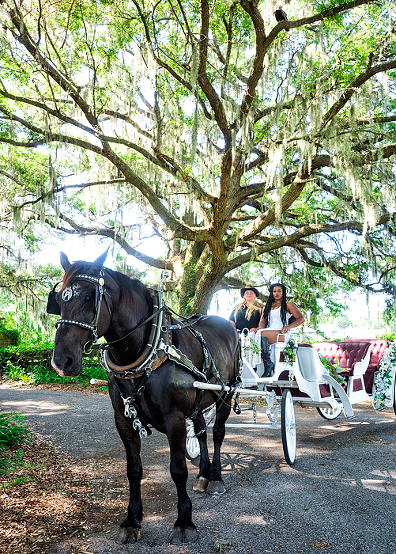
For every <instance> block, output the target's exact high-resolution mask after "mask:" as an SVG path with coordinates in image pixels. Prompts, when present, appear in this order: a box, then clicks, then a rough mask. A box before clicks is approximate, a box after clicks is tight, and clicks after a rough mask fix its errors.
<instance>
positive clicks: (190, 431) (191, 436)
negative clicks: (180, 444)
mask: <svg viewBox="0 0 396 554" xmlns="http://www.w3.org/2000/svg"><path fill="white" fill-rule="evenodd" d="M186 427H187V438H186V458H187V459H188V460H191V461H192V460H195V459H196V458H198V457H199V455H200V454H201V451H200V448H199V442H198V439H197V437H196V436H195V431H194V423H193V422H192V421H191V419H186Z"/></svg>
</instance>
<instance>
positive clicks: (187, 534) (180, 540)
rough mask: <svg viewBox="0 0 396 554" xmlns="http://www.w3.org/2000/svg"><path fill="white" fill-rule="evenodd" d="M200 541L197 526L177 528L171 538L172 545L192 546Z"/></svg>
mask: <svg viewBox="0 0 396 554" xmlns="http://www.w3.org/2000/svg"><path fill="white" fill-rule="evenodd" d="M197 540H198V531H197V530H196V528H195V526H192V527H175V528H174V530H173V533H172V534H171V537H170V543H171V544H179V545H180V544H190V543H192V542H196V541H197Z"/></svg>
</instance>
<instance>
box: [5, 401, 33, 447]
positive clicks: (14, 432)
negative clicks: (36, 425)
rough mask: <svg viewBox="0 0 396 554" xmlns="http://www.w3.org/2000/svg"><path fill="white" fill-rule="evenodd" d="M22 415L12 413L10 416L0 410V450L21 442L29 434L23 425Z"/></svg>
mask: <svg viewBox="0 0 396 554" xmlns="http://www.w3.org/2000/svg"><path fill="white" fill-rule="evenodd" d="M23 420H24V418H23V415H21V414H17V413H16V412H12V413H10V414H8V413H6V412H4V411H3V410H0V448H4V447H9V446H14V445H15V444H19V443H21V442H23V440H24V439H25V438H26V435H28V434H29V433H30V431H29V429H27V428H26V427H25V426H24V424H23Z"/></svg>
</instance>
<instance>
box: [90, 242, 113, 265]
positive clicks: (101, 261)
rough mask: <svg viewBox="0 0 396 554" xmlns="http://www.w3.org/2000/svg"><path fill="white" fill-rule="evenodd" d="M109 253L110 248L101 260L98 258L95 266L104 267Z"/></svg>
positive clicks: (102, 255)
mask: <svg viewBox="0 0 396 554" xmlns="http://www.w3.org/2000/svg"><path fill="white" fill-rule="evenodd" d="M108 252H109V247H108V248H106V250H105V251H104V252H103V254H101V255H100V256H99V258H96V260H95V261H94V262H93V263H92V265H94V266H98V267H103V264H104V263H105V261H106V258H107V254H108Z"/></svg>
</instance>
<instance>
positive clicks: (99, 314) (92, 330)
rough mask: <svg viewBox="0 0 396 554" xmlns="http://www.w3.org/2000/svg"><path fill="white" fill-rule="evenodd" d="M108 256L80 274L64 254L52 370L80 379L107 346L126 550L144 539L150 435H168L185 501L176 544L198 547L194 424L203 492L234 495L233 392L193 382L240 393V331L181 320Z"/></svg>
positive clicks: (214, 320)
mask: <svg viewBox="0 0 396 554" xmlns="http://www.w3.org/2000/svg"><path fill="white" fill-rule="evenodd" d="M106 255H107V252H105V253H104V254H103V255H102V256H100V257H99V258H98V259H97V260H95V261H94V262H92V263H88V262H82V261H79V262H75V263H73V264H71V263H70V262H69V260H68V258H67V256H66V255H65V254H64V253H61V264H62V266H63V269H64V270H65V274H64V276H63V281H62V283H61V289H60V291H59V292H56V291H55V287H54V289H53V291H52V292H51V293H50V295H49V299H48V307H47V310H48V312H49V313H57V314H59V315H61V319H59V321H58V322H57V331H56V336H55V347H54V351H53V357H52V365H53V367H54V369H55V370H56V371H57V373H58V374H59V375H62V376H66V375H69V376H73V375H77V374H78V373H79V372H80V371H81V361H82V355H83V354H84V353H86V351H87V350H88V349H90V348H91V347H92V345H93V344H94V343H95V341H96V339H97V338H99V337H101V336H104V337H105V339H106V341H107V343H106V344H105V345H94V347H95V346H96V347H100V348H102V349H104V351H103V354H104V356H103V357H104V363H105V365H106V366H107V369H108V372H109V394H110V398H111V401H112V404H113V408H114V413H115V423H116V427H117V429H118V432H119V434H120V437H121V439H122V441H123V443H124V446H125V450H126V458H127V474H128V480H129V485H130V499H129V505H128V514H127V517H126V518H125V520H124V521H123V522H122V523H121V526H120V531H119V536H118V540H119V541H120V542H122V543H127V542H133V541H136V540H138V539H139V537H140V527H141V521H142V517H143V511H142V501H141V491H140V481H141V477H142V464H141V459H140V447H141V439H142V438H144V437H146V436H147V434H148V433H150V432H151V427H153V428H155V429H157V430H158V431H161V432H163V433H166V436H167V437H168V441H169V447H170V472H171V475H172V479H173V481H174V483H175V485H176V489H177V495H178V504H177V509H178V515H177V520H176V522H175V525H174V530H173V532H172V535H171V542H172V543H173V544H182V543H188V542H193V541H195V540H197V537H198V534H197V530H196V527H195V525H194V523H193V522H192V519H191V517H192V507H191V500H190V498H189V496H188V494H187V489H186V482H187V464H186V459H185V448H186V423H185V419H186V417H190V418H191V419H192V420H193V421H194V429H195V432H196V433H197V436H198V440H199V444H200V449H201V458H200V465H199V474H198V476H197V480H196V482H195V485H194V490H196V491H199V492H204V491H206V492H207V493H209V494H222V493H223V492H225V488H224V484H223V481H222V478H221V465H220V447H221V444H222V442H223V439H224V434H225V422H226V420H227V418H228V416H229V413H230V403H231V398H232V390H231V391H230V390H229V389H228V392H225V391H223V392H221V391H220V392H219V393H215V392H212V391H205V392H203V391H201V390H199V389H197V388H195V387H194V386H193V382H194V381H197V380H199V381H203V382H205V381H206V382H210V383H217V384H220V385H221V387H223V386H224V385H230V386H231V388H232V386H237V384H238V375H239V371H240V347H239V340H238V336H237V333H236V331H235V328H234V327H233V325H232V324H231V323H230V322H228V321H226V320H225V319H223V318H220V317H215V316H209V317H205V316H198V317H193V318H188V319H181V320H177V319H174V318H172V317H171V314H170V311H169V309H168V308H167V307H166V306H164V305H161V301H160V300H161V299H159V301H158V294H157V293H155V292H154V291H150V289H148V288H147V287H146V286H145V285H143V283H141V282H140V281H138V280H137V279H130V278H129V277H127V276H126V275H123V274H122V273H119V272H117V271H112V270H110V269H107V268H104V267H103V264H104V261H105V259H106ZM214 403H216V420H215V424H214V428H213V442H214V454H213V460H212V462H210V459H209V454H208V448H207V445H206V428H205V420H204V417H203V415H202V411H203V410H205V409H206V408H208V407H209V406H210V405H212V404H214Z"/></svg>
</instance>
